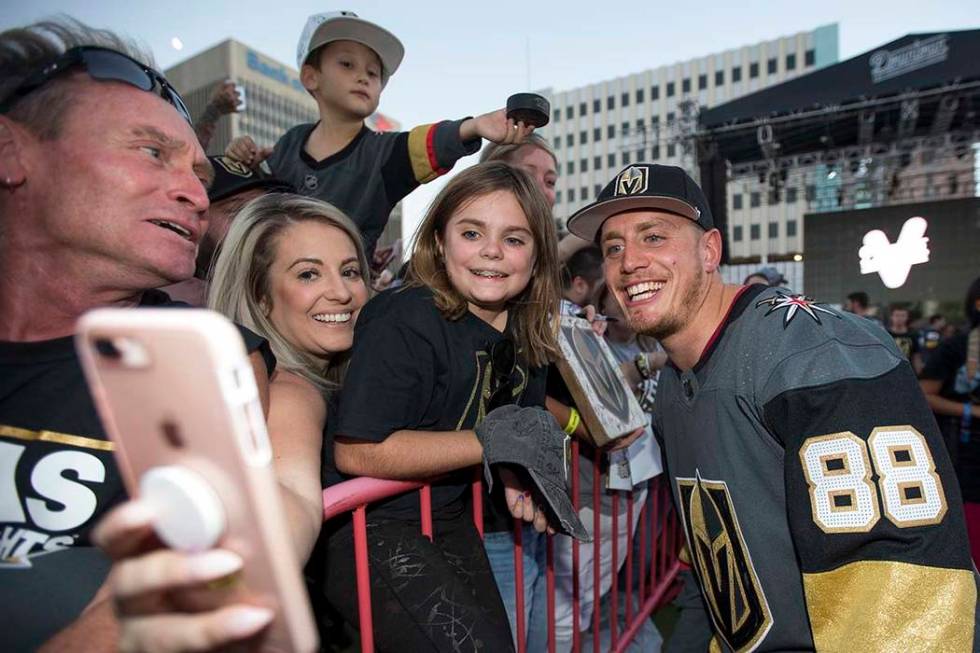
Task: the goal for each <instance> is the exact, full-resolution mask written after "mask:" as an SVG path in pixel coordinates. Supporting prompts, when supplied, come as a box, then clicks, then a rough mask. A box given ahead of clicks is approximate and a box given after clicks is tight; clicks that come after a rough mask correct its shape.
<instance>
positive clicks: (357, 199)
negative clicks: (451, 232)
mask: <svg viewBox="0 0 980 653" xmlns="http://www.w3.org/2000/svg"><path fill="white" fill-rule="evenodd" d="M404 54H405V49H404V47H403V46H402V43H401V41H399V40H398V38H397V37H396V36H395V35H394V34H392V33H391V32H389V31H388V30H386V29H384V28H382V27H379V26H378V25H375V24H374V23H371V22H369V21H366V20H364V19H362V18H358V16H357V14H355V13H354V12H352V11H336V12H330V13H324V14H316V15H313V16H310V18H309V19H308V20H307V22H306V27H305V28H304V29H303V33H302V35H301V36H300V39H299V46H298V49H297V55H298V56H297V61H296V65H297V67H298V68H299V69H300V81H301V82H302V84H303V86H304V87H305V88H306V90H307V91H308V92H309V93H310V95H312V96H313V98H314V99H315V100H316V103H317V107H318V108H319V111H320V119H319V121H317V122H316V123H312V124H305V125H297V126H296V127H293V128H292V129H290V130H289V131H288V132H286V133H285V134H284V135H283V136H282V138H280V139H279V141H278V142H277V143H276V145H275V147H274V148H273V149H272V150H271V151H269V150H260V149H259V148H258V147H257V146H256V145H255V143H254V141H252V139H251V138H249V137H247V136H245V137H241V138H239V139H236V140H235V141H233V142H232V143H231V144H229V146H228V148H227V149H226V150H225V153H226V154H228V155H229V156H231V157H233V158H235V159H237V160H238V161H241V162H242V163H245V164H246V165H248V166H250V167H254V166H256V165H258V164H259V163H260V162H261V161H262V160H263V159H265V158H266V157H268V165H269V168H270V170H271V171H272V174H274V175H275V176H276V177H278V178H279V179H283V180H284V181H286V182H288V183H290V184H292V185H293V186H294V187H295V188H296V192H298V193H300V194H302V195H307V196H311V197H316V198H318V199H322V200H325V201H327V202H330V203H331V204H333V205H334V206H336V207H337V208H339V209H341V210H342V211H343V212H344V213H346V214H347V215H349V216H350V217H351V219H352V220H354V222H355V224H357V226H358V227H359V228H360V230H361V234H362V235H363V237H364V244H365V246H366V247H367V250H368V256H369V258H371V257H372V256H373V254H374V248H375V243H376V242H377V240H378V238H379V237H380V236H381V232H382V231H383V230H384V228H385V225H386V224H387V223H388V216H389V215H390V214H391V211H392V209H393V208H394V207H395V205H396V204H397V203H398V202H399V201H401V199H402V198H403V197H405V196H406V195H408V194H409V193H411V192H412V191H413V190H415V188H417V187H418V186H419V184H424V183H427V182H430V181H432V180H433V179H436V178H438V177H439V176H441V175H444V174H445V173H447V172H449V170H451V169H452V167H453V165H454V164H455V163H456V161H458V160H459V159H460V158H461V157H464V156H466V155H468V154H473V153H475V152H476V151H477V150H479V149H480V144H481V142H482V141H481V139H483V138H485V139H487V140H489V141H493V142H495V143H501V144H505V145H509V144H512V143H519V142H521V141H523V140H524V139H525V138H526V137H527V136H528V135H529V134H530V133H531V132H532V131H533V130H534V128H533V127H529V126H524V125H523V124H515V123H514V122H513V121H512V120H508V119H507V115H506V110H504V109H499V110H497V111H492V112H490V113H485V114H482V115H479V116H477V117H475V118H464V119H462V120H444V121H442V122H438V123H434V124H428V125H420V126H418V127H415V128H414V129H412V130H411V131H409V132H401V133H396V132H386V133H377V132H373V131H371V130H370V129H369V128H368V127H367V126H366V125H365V124H364V120H365V119H366V118H368V117H369V116H370V115H371V114H373V113H374V112H375V111H376V110H377V108H378V102H379V101H380V99H381V93H382V91H383V90H384V87H385V85H386V84H387V83H388V81H389V80H390V79H391V76H392V75H394V74H395V71H396V70H398V67H399V65H400V64H401V61H402V57H403V56H404Z"/></svg>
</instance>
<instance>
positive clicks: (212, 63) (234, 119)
mask: <svg viewBox="0 0 980 653" xmlns="http://www.w3.org/2000/svg"><path fill="white" fill-rule="evenodd" d="M164 75H165V76H166V77H167V79H168V80H169V81H170V83H171V84H173V85H174V87H175V88H176V89H177V90H178V91H179V92H180V94H181V96H182V97H183V98H184V102H185V103H186V104H187V108H188V109H189V110H190V112H191V116H192V117H193V118H194V119H195V120H196V119H197V118H198V117H200V116H201V114H202V113H203V112H204V108H205V107H206V106H207V103H208V100H209V99H210V97H211V94H212V93H213V92H214V90H215V89H216V88H217V87H218V86H219V85H220V84H222V83H223V82H224V81H225V80H232V81H233V82H235V83H236V84H238V85H240V86H241V87H242V88H243V89H244V91H245V108H244V110H242V111H240V112H238V113H233V114H230V115H227V116H224V117H222V118H221V119H220V120H219V121H218V125H217V129H216V130H215V133H214V136H213V137H212V139H211V142H210V143H208V147H207V152H208V154H212V155H213V154H221V153H222V152H224V150H225V147H227V145H228V143H230V142H231V141H232V139H234V138H237V137H238V136H251V137H252V139H253V140H254V141H255V143H256V144H257V145H258V146H259V147H271V146H273V145H275V143H276V141H277V140H279V137H280V136H282V135H283V134H284V133H285V132H286V130H288V129H290V128H291V127H294V126H296V125H299V124H301V123H310V122H316V121H317V120H318V119H319V112H318V110H317V106H316V101H314V99H313V97H312V96H311V95H310V94H309V93H308V92H307V91H306V89H305V88H303V84H302V83H301V82H300V81H299V73H298V72H297V71H296V69H294V68H291V67H290V66H287V65H286V64H283V63H281V62H279V61H276V60H275V59H273V58H271V57H269V56H266V55H264V54H262V53H261V52H259V51H258V50H256V49H255V48H253V47H251V46H248V45H246V44H244V43H241V42H239V41H236V40H234V39H228V40H225V41H222V42H221V43H218V44H217V45H215V46H213V47H211V48H208V49H207V50H205V51H204V52H201V53H199V54H196V55H194V56H192V57H190V58H188V59H186V60H184V61H182V62H180V63H178V64H176V65H174V66H172V67H171V68H168V69H167V70H166V71H164ZM366 122H367V126H368V127H370V128H371V129H374V130H376V131H393V130H397V129H399V125H398V123H397V122H395V121H394V120H392V119H391V118H388V117H387V116H384V115H382V114H380V113H375V114H374V115H373V116H371V117H370V118H368V120H367V121H366ZM400 237H401V205H400V204H399V205H398V206H396V207H395V209H394V211H392V214H391V218H390V219H389V221H388V226H387V227H386V228H385V231H384V234H382V236H381V238H380V239H379V240H378V247H384V246H386V245H390V244H391V243H392V242H394V240H396V239H398V238H400Z"/></svg>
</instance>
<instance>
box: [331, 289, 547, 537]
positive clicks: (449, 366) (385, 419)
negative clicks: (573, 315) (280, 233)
mask: <svg viewBox="0 0 980 653" xmlns="http://www.w3.org/2000/svg"><path fill="white" fill-rule="evenodd" d="M505 337H506V336H505V334H504V333H501V332H499V331H497V330H496V329H494V328H493V327H492V326H490V325H489V324H487V323H486V322H484V321H483V320H481V319H480V318H478V317H476V316H475V315H473V314H472V313H469V312H467V313H466V314H464V315H463V317H461V318H460V319H458V320H448V319H446V318H444V317H443V316H442V314H441V313H440V312H439V310H438V309H437V308H436V306H435V303H434V300H433V296H432V292H431V291H430V290H429V289H427V288H414V287H413V288H406V287H402V288H396V289H394V290H389V291H386V292H383V293H381V294H380V295H378V296H377V297H375V298H374V299H372V300H371V301H370V302H368V304H367V305H366V306H365V307H364V309H363V310H362V311H361V314H360V316H359V317H358V319H357V326H356V327H355V328H354V348H353V351H352V353H351V362H350V367H349V368H348V370H347V377H346V378H345V380H344V385H343V388H342V389H341V391H340V393H339V399H338V401H337V403H338V404H339V405H338V407H337V410H336V411H334V412H333V413H332V414H330V413H328V415H327V422H328V425H329V426H328V428H327V431H326V433H327V439H326V442H325V443H324V473H323V477H324V480H325V481H326V482H327V483H328V484H333V483H336V482H338V481H339V480H342V478H343V476H342V475H341V474H339V473H338V472H337V470H336V467H335V466H334V462H333V436H334V435H343V436H346V437H349V438H356V439H358V440H367V441H371V442H382V441H384V440H385V439H386V438H387V437H388V436H389V435H391V434H392V433H394V432H395V431H399V430H403V429H407V430H416V431H460V430H466V429H472V428H474V427H475V426H476V425H477V424H479V422H480V420H482V419H483V417H484V415H485V412H486V406H485V402H486V399H487V397H488V394H489V387H490V386H489V384H490V379H491V375H492V370H491V369H490V366H489V365H488V363H489V360H490V355H489V351H490V348H491V347H492V346H493V345H494V343H496V342H498V341H500V340H502V339H504V338H505ZM544 378H545V377H544V368H543V367H542V368H532V369H531V370H528V369H527V367H526V365H524V364H518V366H517V368H516V369H515V371H514V374H513V376H512V382H513V392H514V400H515V403H518V404H520V405H522V406H543V405H544ZM472 474H473V473H472V471H471V470H468V469H467V470H460V471H458V472H455V473H452V474H448V475H447V476H445V477H443V478H442V479H440V480H439V481H436V482H435V483H434V484H433V486H432V509H433V512H438V511H439V510H440V509H446V508H449V507H452V508H454V509H455V508H458V507H459V506H461V505H462V497H463V494H464V492H465V491H466V490H467V488H468V487H469V483H470V482H471V481H472V479H473V475H472ZM498 485H499V484H498ZM373 512H374V514H375V515H376V516H377V515H383V516H385V517H394V518H399V519H418V516H419V501H418V496H417V495H416V494H415V493H409V494H406V495H402V496H399V497H394V498H392V499H389V500H387V501H385V502H383V503H381V504H379V505H377V506H376V507H375V508H374V509H373Z"/></svg>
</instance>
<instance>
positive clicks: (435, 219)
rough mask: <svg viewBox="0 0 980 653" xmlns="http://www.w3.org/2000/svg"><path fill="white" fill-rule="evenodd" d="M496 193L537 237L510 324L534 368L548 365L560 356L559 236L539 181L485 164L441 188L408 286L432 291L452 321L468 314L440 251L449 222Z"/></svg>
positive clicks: (420, 233)
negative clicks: (507, 197)
mask: <svg viewBox="0 0 980 653" xmlns="http://www.w3.org/2000/svg"><path fill="white" fill-rule="evenodd" d="M497 191H506V192H508V193H511V194H512V195H513V196H514V198H515V199H516V200H517V203H518V204H519V205H520V207H521V209H522V210H523V211H524V216H525V217H526V218H527V222H528V226H530V228H531V234H532V236H533V238H534V248H535V249H534V267H533V269H532V271H531V280H530V281H529V282H528V284H527V287H526V288H524V290H523V291H522V292H521V293H520V294H519V295H518V296H517V297H515V298H513V299H512V300H511V301H510V306H509V310H510V311H511V313H510V315H509V322H510V324H511V331H512V334H513V336H514V338H515V341H516V344H517V345H518V347H519V348H521V349H522V350H523V351H524V355H525V358H526V360H527V362H528V364H530V365H534V366H538V365H545V364H547V363H548V362H549V361H550V360H553V359H554V358H555V357H556V356H557V355H558V342H557V333H558V302H559V301H560V299H561V294H560V290H559V288H560V284H559V281H558V238H557V235H556V229H555V225H554V224H553V223H552V218H551V207H549V206H548V202H547V200H546V199H545V198H544V196H543V195H542V194H541V191H540V190H539V189H538V187H537V185H536V184H535V183H534V180H532V179H531V177H530V176H528V174H527V173H526V172H524V171H522V170H518V169H516V168H513V167H511V166H509V165H507V164H506V163H503V162H500V161H492V162H489V163H481V164H479V165H475V166H473V167H472V168H468V169H466V170H464V171H463V172H461V173H460V174H458V175H457V176H456V177H454V178H453V179H452V180H451V181H450V182H449V183H448V184H446V187H445V188H443V189H442V191H441V192H440V193H439V195H438V196H436V198H435V200H434V201H433V202H432V206H431V207H430V208H429V211H428V213H427V214H426V216H425V218H424V219H423V220H422V223H421V224H420V225H419V227H418V230H417V231H416V232H415V247H414V250H413V252H412V261H411V265H410V267H409V271H408V277H407V282H406V285H408V286H415V287H419V286H422V287H428V288H430V289H431V290H432V293H433V294H434V295H435V303H436V307H437V308H438V309H439V311H440V312H441V313H442V314H443V316H444V317H446V318H447V319H449V320H457V319H459V318H461V317H462V316H463V315H464V314H465V313H466V311H467V303H466V299H465V298H463V296H462V295H460V294H459V292H458V291H457V290H456V289H455V288H454V287H453V286H452V284H451V283H450V281H449V276H448V274H447V273H446V264H445V261H443V259H442V255H441V254H440V252H439V241H440V239H442V238H444V235H445V230H446V225H447V224H448V223H449V220H450V218H452V216H453V215H454V214H455V213H456V212H457V211H459V210H460V209H461V208H462V207H464V206H466V205H467V204H469V203H470V202H472V201H473V200H475V199H476V198H478V197H483V196H485V195H489V194H490V193H494V192H497Z"/></svg>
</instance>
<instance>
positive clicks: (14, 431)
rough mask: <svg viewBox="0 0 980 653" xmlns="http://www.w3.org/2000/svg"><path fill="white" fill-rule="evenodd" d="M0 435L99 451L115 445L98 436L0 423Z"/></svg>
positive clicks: (110, 449)
mask: <svg viewBox="0 0 980 653" xmlns="http://www.w3.org/2000/svg"><path fill="white" fill-rule="evenodd" d="M0 436H2V437H8V438H16V439H18V440H31V441H37V442H56V443H58V444H67V445H70V446H72V447H81V448H83V449H98V450H99V451H114V450H115V448H116V446H115V445H114V444H113V443H112V442H109V441H108V440H99V439H98V438H86V437H84V436H81V435H71V434H69V433H58V432H57V431H31V430H29V429H21V428H17V427H16V426H7V425H5V424H0Z"/></svg>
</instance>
